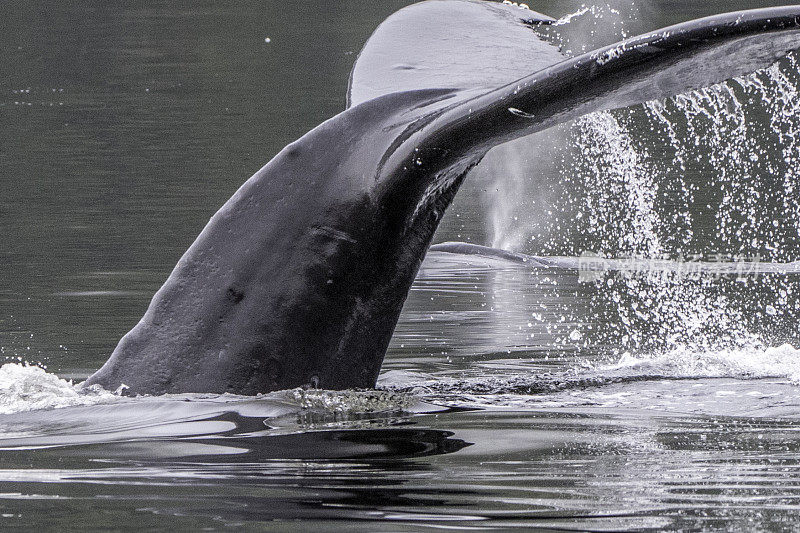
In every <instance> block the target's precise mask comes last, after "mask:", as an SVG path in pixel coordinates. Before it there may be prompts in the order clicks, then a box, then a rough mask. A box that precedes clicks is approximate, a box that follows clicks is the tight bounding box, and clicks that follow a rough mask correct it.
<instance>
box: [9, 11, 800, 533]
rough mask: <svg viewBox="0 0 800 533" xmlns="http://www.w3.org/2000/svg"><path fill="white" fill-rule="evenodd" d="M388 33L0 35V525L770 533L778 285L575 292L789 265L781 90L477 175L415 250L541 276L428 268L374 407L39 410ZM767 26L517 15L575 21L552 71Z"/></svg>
mask: <svg viewBox="0 0 800 533" xmlns="http://www.w3.org/2000/svg"><path fill="white" fill-rule="evenodd" d="M408 3H410V1H408V0H392V1H385V2H380V3H372V4H368V5H367V4H366V3H364V2H363V1H360V0H340V1H338V2H336V3H308V2H296V3H288V4H287V3H285V2H273V1H267V2H262V1H259V2H251V1H244V2H241V1H239V2H228V1H222V2H213V3H212V2H198V3H194V4H192V6H190V7H187V6H183V5H177V4H172V3H168V2H160V1H159V2H140V1H132V2H126V3H125V4H124V5H114V6H110V5H107V4H106V3H103V2H95V1H90V2H84V3H81V4H80V5H73V4H70V3H61V4H58V5H56V4H51V3H48V4H44V3H41V2H19V1H16V0H12V1H7V2H4V3H2V4H1V5H0V16H2V20H4V21H6V24H4V28H3V29H4V31H3V32H0V49H2V50H3V53H4V58H5V61H4V62H3V64H2V65H0V74H2V75H0V184H2V194H0V222H1V223H2V228H3V233H2V238H3V239H2V244H3V246H2V249H0V269H2V274H3V275H2V276H0V362H12V363H19V364H17V365H13V366H12V365H6V366H3V367H2V369H0V413H2V414H0V484H2V488H1V489H0V527H2V528H4V529H9V528H19V529H25V530H30V529H35V528H42V529H52V528H53V527H54V524H55V525H56V526H57V527H59V528H61V529H67V530H69V529H91V528H96V529H115V530H116V529H137V530H139V529H165V528H179V529H188V530H200V529H223V528H232V527H244V528H246V529H277V530H297V531H308V530H309V529H312V528H319V529H321V530H324V531H328V530H347V531H353V530H364V531H376V530H385V531H403V530H407V531H419V530H422V529H441V528H460V529H466V528H472V529H514V528H520V529H530V528H532V527H538V528H551V529H555V530H565V529H566V530H585V529H596V530H620V529H637V530H646V529H653V530H660V529H704V528H707V529H739V530H752V529H765V530H770V529H790V528H793V527H795V525H794V523H795V518H796V516H797V515H798V511H800V464H799V463H798V460H797V457H798V452H800V441H799V440H798V438H797V435H798V434H800V433H798V429H800V426H798V413H800V388H799V387H798V386H797V383H798V382H800V353H798V348H800V332H799V331H798V327H797V324H798V321H800V315H799V313H800V304H799V303H798V299H797V294H800V287H798V286H797V284H798V281H799V280H798V275H797V274H796V272H794V273H792V271H791V270H790V269H786V268H784V267H780V268H778V267H775V268H772V267H770V268H768V267H764V266H763V265H762V266H761V267H760V269H757V271H756V272H753V273H750V275H748V276H745V277H744V279H738V278H739V277H738V276H733V277H729V276H725V275H721V276H716V275H706V274H708V272H707V273H706V274H703V275H700V276H699V277H696V278H683V277H680V276H675V275H674V274H675V272H674V270H675V269H676V268H678V267H677V266H674V267H670V268H668V269H667V271H669V272H672V274H669V275H666V276H661V277H658V278H656V279H649V278H648V277H647V276H639V275H632V274H629V273H626V272H625V269H624V268H621V267H620V266H619V265H617V266H615V267H614V268H612V269H611V270H609V271H607V272H603V273H602V275H601V276H599V277H597V279H592V280H590V281H589V282H586V280H583V281H582V280H581V279H580V276H579V273H578V272H577V271H576V267H578V266H579V265H578V264H577V263H576V261H577V260H578V258H577V256H578V255H580V253H581V252H583V251H584V249H586V250H588V249H594V250H596V251H601V252H604V253H608V254H610V255H612V256H615V257H616V256H625V255H637V254H642V253H643V252H654V253H659V254H665V255H666V256H667V257H668V259H670V260H671V261H673V265H677V264H678V263H675V259H676V257H677V256H678V255H683V256H684V257H685V256H686V255H687V254H690V253H692V252H694V251H697V252H700V253H703V254H706V255H708V254H713V253H715V252H726V253H728V254H729V255H730V254H738V253H739V252H742V254H741V255H745V256H747V257H752V253H750V252H756V251H759V252H764V253H765V256H764V257H765V258H766V259H769V260H773V259H777V260H781V261H785V262H789V261H792V260H794V259H797V249H796V245H797V242H798V235H800V233H799V232H798V231H797V227H795V226H796V221H797V213H798V211H797V202H796V198H795V196H796V190H797V189H796V188H793V187H794V185H793V184H794V178H793V176H794V174H793V173H792V172H793V170H792V169H793V168H794V166H796V165H795V164H794V163H795V162H796V155H797V154H796V152H797V149H796V147H797V144H796V141H795V138H796V137H797V135H796V131H797V128H795V125H796V123H797V120H796V113H795V111H796V108H797V105H796V95H797V91H796V89H795V88H794V84H795V83H796V78H797V76H796V74H794V73H793V72H792V69H793V68H795V67H796V62H792V61H789V62H785V63H784V64H782V66H781V68H780V69H777V70H772V71H770V72H768V73H766V74H762V75H761V77H759V78H755V79H752V80H750V81H743V82H741V83H740V85H738V86H735V85H734V86H723V87H718V88H717V89H715V90H712V91H710V92H708V91H707V92H704V93H697V94H695V95H693V96H690V97H686V98H683V99H677V100H675V101H672V102H669V103H667V104H665V105H659V104H652V105H649V106H648V107H647V108H642V107H638V108H636V109H634V110H632V111H630V112H618V113H616V114H600V115H593V116H592V117H589V118H587V119H584V120H582V121H579V122H578V123H576V124H572V125H566V126H564V127H563V128H561V129H559V130H556V131H550V132H547V133H546V134H545V135H543V136H539V137H538V138H534V139H532V140H531V139H528V140H523V141H522V142H521V143H520V144H519V145H517V146H512V147H507V149H501V150H498V151H496V152H495V153H494V154H491V155H490V156H489V158H488V159H487V161H486V162H485V164H484V166H483V167H479V169H478V172H476V173H475V175H473V176H470V178H471V179H470V180H468V182H467V183H466V184H465V187H464V189H463V190H462V192H461V193H460V195H459V197H458V198H457V200H456V203H455V205H454V206H453V208H452V209H451V210H450V211H449V212H448V215H447V216H446V218H445V220H444V221H443V224H442V228H441V230H440V232H439V234H438V235H437V241H448V240H459V241H470V242H476V243H484V244H486V243H491V242H492V241H495V242H496V243H498V244H503V245H506V246H512V245H513V246H514V247H515V249H516V250H523V251H527V252H529V253H535V254H562V255H569V256H572V258H571V259H569V260H562V261H567V263H569V264H566V263H562V264H561V266H562V267H563V266H568V267H569V268H545V267H543V266H542V265H539V266H538V267H537V266H535V265H533V264H532V263H530V262H529V263H524V262H519V261H513V260H512V261H509V260H507V259H503V258H502V257H483V256H476V255H471V256H470V255H467V256H464V255H459V254H453V253H445V252H441V251H440V252H432V253H431V254H429V256H428V257H427V258H426V261H425V263H424V265H423V268H422V270H421V272H420V275H419V277H418V279H417V281H416V282H415V284H414V287H413V290H412V291H411V294H410V296H409V300H408V302H407V305H406V307H405V308H404V311H403V315H402V318H401V321H400V323H399V324H398V327H397V331H396V334H395V336H394V338H393V340H392V344H391V347H390V350H389V354H388V356H387V358H386V362H385V365H384V369H383V373H382V376H381V379H380V382H379V387H378V390H377V391H349V392H344V393H331V392H325V391H299V390H298V391H288V392H281V393H275V394H270V395H266V396H262V397H258V398H243V397H236V396H207V395H205V396H204V395H178V396H167V397H160V398H134V399H131V398H123V397H119V396H115V395H113V394H111V393H109V392H103V391H79V390H77V389H76V388H75V387H74V386H73V385H72V384H71V383H69V382H68V381H66V380H68V379H75V380H78V381H79V380H81V379H83V378H85V377H86V376H87V375H88V374H89V372H91V371H92V370H93V369H96V368H97V367H98V366H99V365H100V364H101V363H102V362H103V361H104V360H105V358H106V356H107V355H108V353H110V352H111V350H112V349H113V347H114V344H115V343H116V341H117V340H118V339H119V337H120V336H121V335H122V334H123V333H124V332H125V331H127V330H128V329H129V328H130V327H131V326H132V325H133V324H134V323H135V321H136V320H138V318H139V317H140V316H141V314H142V312H143V311H144V309H145V307H146V305H147V303H148V301H149V299H150V297H151V295H152V294H153V292H154V291H155V290H156V289H157V288H158V287H159V286H160V284H161V283H162V282H163V280H164V279H165V277H166V276H167V274H168V272H169V270H170V269H171V268H172V266H173V265H174V263H175V261H176V260H177V258H178V257H179V255H180V254H181V253H182V252H183V251H184V250H185V249H186V247H187V246H188V245H189V243H190V242H191V241H192V239H193V238H194V237H195V236H196V234H197V233H198V232H199V231H200V229H201V228H202V227H203V225H204V224H205V222H206V221H207V220H208V217H209V216H210V215H211V214H212V213H213V212H214V211H215V210H216V209H217V208H218V207H219V205H221V204H222V203H223V202H224V201H225V200H226V199H227V198H228V197H229V196H230V195H231V194H232V192H233V191H234V190H235V189H236V188H237V187H238V186H239V185H240V184H241V182H242V181H243V180H244V179H245V178H246V177H247V176H248V175H250V174H251V173H252V172H253V171H255V170H256V169H257V168H259V167H260V166H261V165H262V164H263V163H264V162H266V161H267V160H268V159H269V158H270V157H271V156H272V155H273V154H274V153H276V152H277V151H278V150H280V149H281V148H282V147H283V146H285V145H286V144H287V143H289V142H291V141H293V140H294V139H296V138H297V137H298V136H300V135H301V134H303V133H304V132H306V131H307V130H309V129H310V128H312V127H314V126H316V125H317V124H318V123H320V122H321V121H322V120H324V119H326V118H328V117H329V116H331V115H333V114H335V113H336V112H338V111H340V110H341V109H342V108H343V106H344V92H345V87H346V84H347V76H348V72H349V69H350V66H351V65H352V62H353V60H354V58H355V54H357V52H358V50H359V49H360V47H361V45H362V43H363V42H364V40H365V39H366V38H367V36H368V35H369V33H370V32H371V31H372V29H374V27H375V26H376V25H377V24H378V23H379V22H380V21H381V20H382V19H384V18H385V17H386V16H387V15H388V14H389V13H391V12H393V11H395V10H396V9H398V8H399V7H401V6H403V5H406V4H408ZM780 3H781V2H779V1H760V0H740V1H735V2H731V1H729V0H726V1H725V2H722V1H721V0H719V1H718V0H715V1H713V2H705V3H697V2H694V3H689V2H683V1H678V0H650V1H641V2H636V4H635V5H633V4H630V3H629V2H619V1H611V2H598V3H596V5H594V6H587V7H586V8H581V2H579V1H574V2H573V1H570V2H554V1H542V2H540V3H539V4H537V5H535V6H533V5H532V7H533V8H534V9H537V10H540V11H542V12H545V13H550V14H552V15H554V16H556V17H560V16H563V15H566V14H568V13H578V12H580V13H582V14H578V15H576V16H575V17H572V18H571V19H570V20H572V22H571V23H570V25H564V26H559V27H558V28H560V29H558V28H557V29H558V31H559V32H562V31H563V34H561V35H560V36H559V35H549V36H548V37H549V38H551V39H554V40H556V41H558V40H559V39H560V42H561V44H563V45H564V46H565V50H566V51H567V52H569V51H579V50H581V49H582V48H583V47H585V46H596V45H600V44H603V43H606V42H609V41H613V40H615V39H616V38H618V37H619V36H620V35H622V33H623V32H628V33H636V32H639V31H643V30H647V29H652V28H654V27H660V26H664V25H666V24H669V23H672V22H677V21H680V20H685V19H688V18H693V17H699V16H702V15H707V14H711V13H714V12H720V11H723V10H731V9H740V8H753V7H762V6H767V5H777V4H780ZM634 19H635V20H634ZM548 32H549V30H548ZM795 70H796V69H795ZM731 87H732V88H731ZM748 99H749V100H748ZM771 128H774V129H771ZM767 131H772V134H770V135H766V134H764V135H762V134H761V133H759V132H767ZM545 137H546V139H545ZM501 163H502V164H501ZM509 171H513V172H511V173H509ZM565 183H566V184H567V185H565ZM584 189H585V190H584ZM565 193H566V194H565ZM587 206H589V207H592V210H588V211H587V209H586V208H587ZM723 208H724V209H723ZM720 209H721V211H720ZM765 209H766V210H767V211H768V212H769V213H770V215H769V217H766V216H760V214H761V213H762V212H763V210H765ZM487 213H488V214H487ZM720 213H722V214H720ZM593 214H594V215H595V216H594V218H592V219H591V220H590V215H593ZM579 215H580V216H579ZM776 222H777V224H776ZM686 239H689V241H686ZM687 242H688V244H687ZM590 245H592V246H590ZM594 246H597V247H596V248H595V247H594ZM681 247H684V248H685V249H682V252H681V253H680V254H678V250H679V249H681ZM748 250H749V252H748ZM645 255H646V254H645ZM649 259H653V257H649ZM570 261H571V263H570ZM670 269H672V270H670ZM711 270H712V271H713V268H711ZM755 274H757V275H755ZM25 361H27V362H41V363H44V364H46V365H47V367H48V370H49V371H50V372H51V373H49V374H48V373H45V372H44V371H41V370H38V369H35V368H31V367H26V366H25V365H24V364H22V363H23V362H25ZM53 373H58V374H59V375H60V376H61V378H65V379H58V378H57V377H56V376H55V375H54V374H53ZM54 407H62V408H60V409H54Z"/></svg>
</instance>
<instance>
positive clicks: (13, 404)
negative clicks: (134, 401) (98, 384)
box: [0, 363, 119, 414]
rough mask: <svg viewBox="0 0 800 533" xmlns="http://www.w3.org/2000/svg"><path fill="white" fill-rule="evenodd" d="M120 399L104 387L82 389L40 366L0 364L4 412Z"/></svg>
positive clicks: (0, 411)
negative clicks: (0, 365)
mask: <svg viewBox="0 0 800 533" xmlns="http://www.w3.org/2000/svg"><path fill="white" fill-rule="evenodd" d="M118 399H119V397H118V396H115V395H113V394H111V393H110V392H107V391H104V390H102V389H92V388H91V387H89V388H86V389H81V388H79V387H78V386H76V385H73V384H72V382H71V381H66V380H64V379H61V378H59V377H58V376H56V375H54V374H50V373H48V372H46V371H45V370H44V369H42V368H40V367H37V366H29V365H27V364H19V363H7V364H5V365H3V366H2V367H0V414H10V413H18V412H23V411H35V410H39V409H53V408H57V407H69V406H76V405H95V404H99V403H107V402H111V401H116V400H118Z"/></svg>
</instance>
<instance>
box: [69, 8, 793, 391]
mask: <svg viewBox="0 0 800 533" xmlns="http://www.w3.org/2000/svg"><path fill="white" fill-rule="evenodd" d="M552 22H553V19H551V18H549V17H547V16H545V15H542V14H539V13H536V12H534V11H530V10H528V9H526V8H525V7H524V6H523V7H519V6H516V5H509V4H505V3H499V2H492V1H488V0H428V1H426V2H421V3H418V4H414V5H411V6H409V7H407V8H404V9H402V10H400V11H398V12H397V13H395V14H393V15H392V16H391V17H389V18H388V19H387V20H386V21H384V22H383V23H382V24H381V25H380V26H379V27H378V28H377V29H376V30H375V32H374V33H373V35H372V36H371V37H370V39H369V40H368V41H367V43H366V44H365V46H364V48H363V50H362V51H361V53H360V55H359V57H358V59H357V61H356V63H355V65H354V67H353V70H352V73H351V79H350V85H349V88H348V94H347V108H346V110H345V111H343V112H342V113H340V114H339V115H336V116H335V117H333V118H331V119H329V120H327V121H326V122H324V123H322V124H320V125H319V126H318V127H316V128H314V129H313V130H311V131H310V132H308V133H307V134H306V135H304V136H303V137H302V138H300V139H299V140H297V141H295V142H294V143H292V144H290V145H288V146H287V147H286V148H284V149H283V150H282V151H281V152H280V153H279V154H277V155H276V156H275V157H274V158H273V159H272V160H271V161H270V162H269V163H267V164H266V165H265V166H264V167H263V168H261V169H260V170H259V171H258V172H257V173H256V174H255V175H254V176H252V177H251V178H250V179H249V180H247V181H246V182H245V183H244V184H243V185H242V187H241V188H240V189H239V190H238V191H237V192H236V193H235V194H234V195H233V197H232V198H231V199H230V200H228V202H227V203H225V205H224V206H223V207H222V208H221V209H220V210H219V211H218V212H217V213H216V214H215V215H214V216H213V217H212V218H211V220H210V221H209V223H208V225H207V226H206V227H205V229H204V230H203V231H202V233H201V234H200V235H199V236H198V238H197V240H196V241H195V242H194V243H193V244H192V245H191V247H190V248H189V249H188V250H187V251H186V253H185V254H184V255H183V257H182V258H181V259H180V261H179V262H178V264H177V265H176V267H175V269H174V270H173V272H172V273H171V275H170V276H169V278H168V279H167V281H166V282H165V283H164V285H163V286H162V287H161V289H160V290H159V291H158V292H157V293H156V294H155V296H154V297H153V299H152V302H151V303H150V306H149V308H148V309H147V311H146V313H145V314H144V316H143V317H142V319H141V320H140V322H139V323H138V324H137V325H136V326H135V327H134V328H133V329H132V330H131V331H130V332H129V333H127V334H126V335H125V336H124V337H123V338H122V339H121V340H120V342H119V344H118V345H117V347H116V349H115V350H114V352H113V354H112V355H111V357H110V358H109V360H108V361H107V362H106V363H105V365H103V367H102V368H100V369H99V370H98V371H97V372H95V373H94V374H93V375H91V376H90V377H89V378H88V379H87V380H86V382H85V384H84V386H89V385H95V384H98V385H101V386H102V387H104V388H105V389H107V390H112V391H113V390H116V389H118V388H120V387H121V386H123V385H124V387H123V389H124V388H125V387H127V388H126V389H125V390H126V393H128V394H163V393H184V392H209V393H225V392H229V393H236V394H245V395H252V394H258V393H265V392H269V391H274V390H280V389H288V388H294V387H303V386H312V387H319V388H325V389H346V388H370V387H374V386H375V383H376V380H377V377H378V373H379V371H380V367H381V364H382V362H383V358H384V355H385V353H386V349H387V346H388V344H389V340H390V339H391V336H392V334H393V331H394V328H395V324H396V323H397V320H398V317H399V315H400V311H401V309H402V306H403V303H404V302H405V299H406V296H407V295H408V292H409V290H410V287H411V284H412V282H413V280H414V278H415V276H416V274H417V271H418V269H419V267H420V264H421V262H422V260H423V258H424V256H425V253H426V252H427V250H428V248H429V246H430V243H431V240H432V238H433V235H434V232H435V231H436V229H437V226H438V224H439V221H440V220H441V218H442V215H443V213H444V211H445V209H446V208H447V207H448V205H449V204H450V203H451V201H452V200H453V197H454V196H455V194H456V192H457V191H458V189H459V186H460V185H461V183H462V181H463V180H464V179H465V177H466V176H467V175H468V173H469V171H470V169H472V168H473V167H475V166H476V165H477V164H478V163H479V162H480V160H481V158H482V157H483V156H484V155H485V154H486V153H487V151H488V150H490V149H491V148H492V147H494V146H496V145H499V144H502V143H504V142H507V141H510V140H512V139H515V138H518V137H522V136H525V135H529V134H532V133H535V132H537V131H541V130H544V129H546V128H549V127H551V126H553V125H555V124H558V123H561V122H565V121H569V120H571V119H574V118H576V117H579V116H581V115H584V114H587V113H590V112H594V111H598V110H608V109H615V108H620V107H625V106H630V105H633V104H637V103H641V102H645V101H648V100H653V99H660V98H666V97H669V96H671V95H675V94H679V93H682V92H686V91H688V90H691V89H696V88H701V87H705V86H708V85H711V84H714V83H718V82H721V81H724V80H726V79H729V78H733V77H736V76H740V75H745V74H749V73H752V72H754V71H756V70H758V69H761V68H764V67H767V66H769V65H771V64H773V63H775V62H776V61H778V60H779V59H781V58H782V57H784V56H785V55H786V54H787V53H789V52H791V51H793V50H795V49H798V48H800V6H787V7H777V8H767V9H758V10H751V11H743V12H738V13H731V14H724V15H717V16H714V17H709V18H705V19H700V20H694V21H691V22H687V23H683V24H679V25H676V26H672V27H669V28H665V29H662V30H658V31H655V32H652V33H648V34H645V35H642V36H639V37H635V38H632V39H628V40H626V41H623V42H620V43H618V44H615V45H612V46H608V47H605V48H601V49H598V50H595V51H592V52H589V53H586V54H583V55H580V56H577V57H571V58H567V57H565V56H563V55H562V54H561V53H560V52H559V51H558V50H557V49H556V48H555V47H554V46H552V45H551V44H549V43H547V42H545V41H543V40H542V39H541V38H540V37H539V36H538V35H537V33H536V32H535V31H534V30H535V28H536V27H537V26H539V25H542V24H550V23H552Z"/></svg>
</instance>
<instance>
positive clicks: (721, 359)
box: [605, 344, 800, 385]
mask: <svg viewBox="0 0 800 533" xmlns="http://www.w3.org/2000/svg"><path fill="white" fill-rule="evenodd" d="M605 370H606V371H607V372H610V373H622V374H629V375H657V376H668V377H672V378H737V379H762V378H785V379H788V380H789V381H791V382H792V383H794V384H796V385H797V384H800V350H798V349H797V348H795V347H794V346H792V345H790V344H784V345H782V346H777V347H769V348H766V349H729V350H719V351H708V352H694V351H691V350H686V349H678V350H674V351H670V352H666V353H661V354H653V355H633V354H630V353H625V354H623V355H622V357H621V358H620V360H619V362H618V363H617V364H615V365H611V366H608V367H606V369H605Z"/></svg>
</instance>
